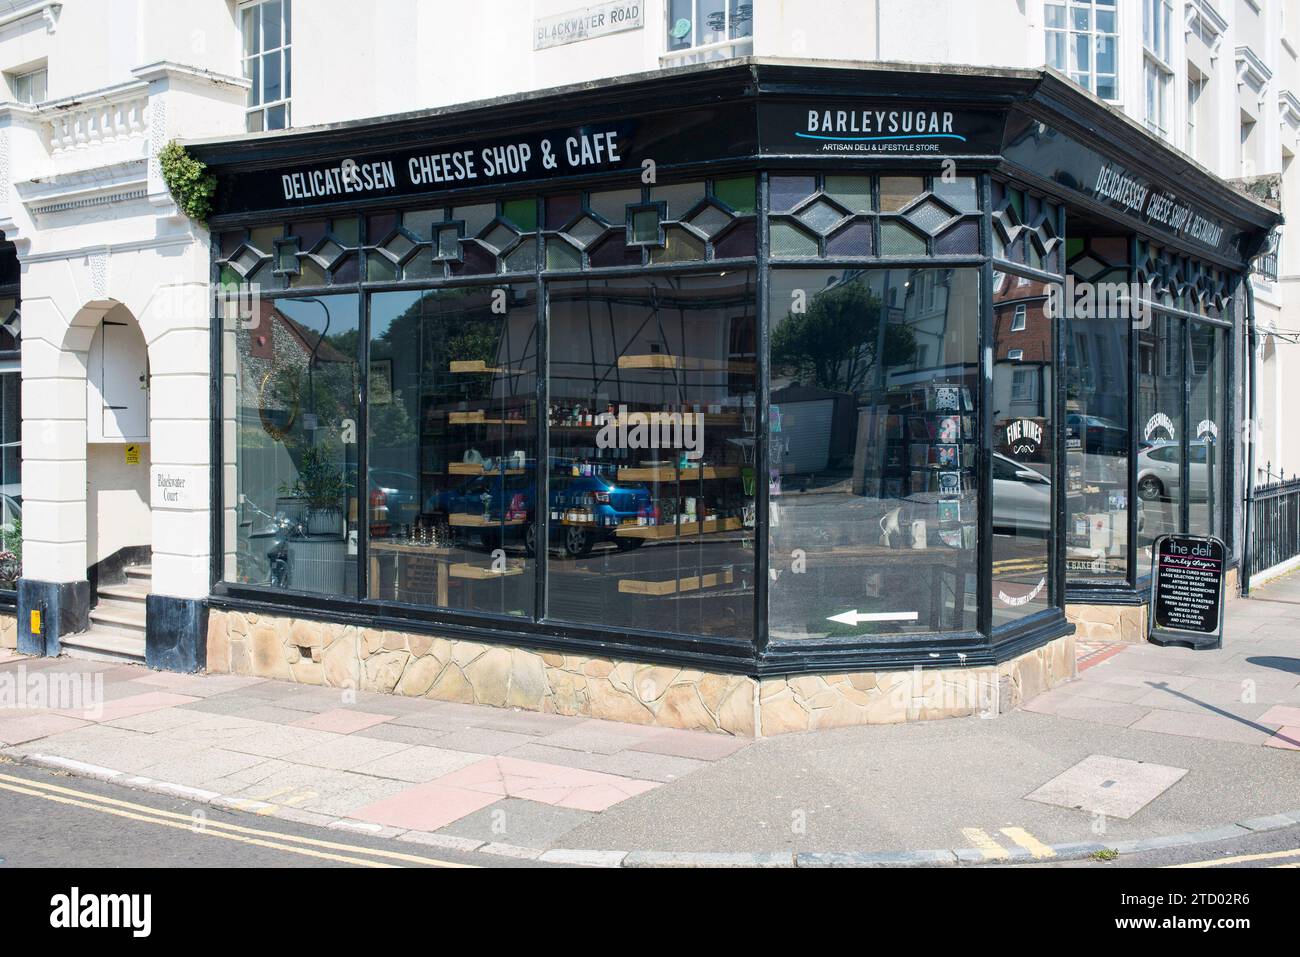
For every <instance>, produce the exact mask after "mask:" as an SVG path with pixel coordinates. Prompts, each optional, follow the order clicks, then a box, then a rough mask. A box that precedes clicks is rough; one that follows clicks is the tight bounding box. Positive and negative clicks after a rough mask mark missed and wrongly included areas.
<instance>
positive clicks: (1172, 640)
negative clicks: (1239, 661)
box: [1150, 535, 1225, 649]
mask: <svg viewBox="0 0 1300 957" xmlns="http://www.w3.org/2000/svg"><path fill="white" fill-rule="evenodd" d="M1224 558H1225V550H1224V547H1223V542H1221V541H1219V540H1218V539H1217V538H1203V537H1200V536H1197V535H1161V536H1160V537H1159V538H1157V539H1156V541H1155V546H1154V548H1153V549H1152V555H1151V566H1152V567H1151V636H1150V637H1151V640H1152V641H1153V642H1154V643H1155V644H1157V645H1183V646H1185V647H1187V648H1198V649H1199V648H1218V647H1221V646H1222V644H1223V564H1224Z"/></svg>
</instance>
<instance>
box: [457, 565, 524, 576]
mask: <svg viewBox="0 0 1300 957" xmlns="http://www.w3.org/2000/svg"><path fill="white" fill-rule="evenodd" d="M523 573H524V563H523V562H521V561H512V562H510V563H509V564H508V565H507V566H506V567H505V568H503V569H501V570H500V571H497V570H496V569H495V568H492V567H491V566H490V565H489V566H483V565H471V564H470V563H469V562H457V563H456V564H454V565H452V566H451V577H452V578H467V579H469V580H471V581H489V580H493V579H497V578H506V577H508V576H510V575H522V574H523Z"/></svg>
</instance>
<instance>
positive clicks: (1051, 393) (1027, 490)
mask: <svg viewBox="0 0 1300 957" xmlns="http://www.w3.org/2000/svg"><path fill="white" fill-rule="evenodd" d="M1047 301H1048V286H1047V284H1046V283H1043V282H1040V281H1038V280H1033V279H1028V278H1026V277H1022V276H1015V275H1011V274H996V275H995V281H994V286H993V397H992V418H993V448H992V458H993V463H992V465H993V485H992V493H993V494H992V499H991V502H992V508H993V548H992V556H993V578H992V582H993V602H992V608H993V624H994V626H997V625H1000V624H1006V623H1008V622H1011V621H1015V620H1017V619H1019V618H1023V617H1024V616H1026V615H1029V614H1032V613H1034V612H1037V611H1042V610H1043V609H1045V608H1047V607H1048V606H1049V605H1050V603H1051V599H1052V595H1051V594H1050V591H1051V588H1050V584H1049V583H1050V581H1051V575H1050V574H1049V570H1050V566H1051V556H1052V500H1053V491H1054V488H1055V486H1054V478H1055V476H1054V469H1053V454H1052V449H1053V447H1054V446H1055V441H1054V439H1053V428H1052V427H1053V415H1052V408H1053V406H1054V404H1055V402H1056V389H1055V387H1054V385H1053V379H1052V366H1053V363H1052V356H1053V355H1054V353H1055V349H1056V336H1055V333H1054V331H1053V329H1054V321H1053V320H1052V318H1051V316H1050V315H1049V313H1050V310H1049V309H1046V308H1045V307H1046V303H1047Z"/></svg>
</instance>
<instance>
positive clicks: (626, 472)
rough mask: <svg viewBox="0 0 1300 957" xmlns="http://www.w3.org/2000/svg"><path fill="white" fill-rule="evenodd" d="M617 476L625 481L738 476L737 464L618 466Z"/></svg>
mask: <svg viewBox="0 0 1300 957" xmlns="http://www.w3.org/2000/svg"><path fill="white" fill-rule="evenodd" d="M618 477H619V479H620V480H622V481H625V482H678V481H681V482H698V481H701V480H703V481H706V482H707V481H711V480H714V479H734V478H740V466H739V465H706V466H704V467H702V468H698V469H689V468H688V469H675V468H637V467H635V466H632V467H628V468H620V469H619V470H618Z"/></svg>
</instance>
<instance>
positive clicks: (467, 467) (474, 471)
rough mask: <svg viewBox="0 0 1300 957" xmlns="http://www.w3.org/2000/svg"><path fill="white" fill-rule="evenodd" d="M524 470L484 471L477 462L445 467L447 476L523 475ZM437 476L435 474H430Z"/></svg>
mask: <svg viewBox="0 0 1300 957" xmlns="http://www.w3.org/2000/svg"><path fill="white" fill-rule="evenodd" d="M524 471H525V470H524V469H490V470H488V469H484V468H483V465H482V463H479V462H452V463H451V464H450V465H448V466H447V474H448V475H523V474H524ZM430 474H437V473H430Z"/></svg>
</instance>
